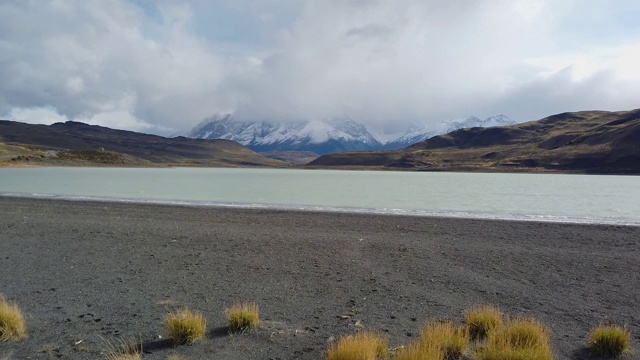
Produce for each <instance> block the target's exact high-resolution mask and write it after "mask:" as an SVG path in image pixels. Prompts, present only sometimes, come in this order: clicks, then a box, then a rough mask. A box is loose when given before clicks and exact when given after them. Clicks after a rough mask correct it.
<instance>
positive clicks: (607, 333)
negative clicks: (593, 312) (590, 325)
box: [588, 326, 631, 357]
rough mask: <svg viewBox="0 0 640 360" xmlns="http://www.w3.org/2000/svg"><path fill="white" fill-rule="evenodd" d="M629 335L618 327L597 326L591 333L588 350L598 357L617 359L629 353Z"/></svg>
mask: <svg viewBox="0 0 640 360" xmlns="http://www.w3.org/2000/svg"><path fill="white" fill-rule="evenodd" d="M630 344H631V333H630V332H629V331H627V330H625V329H624V328H621V327H619V326H598V327H596V328H595V329H593V331H592V332H591V339H590V340H589V344H588V347H589V350H590V351H591V352H592V353H594V354H596V355H599V356H605V357H618V356H620V355H623V354H625V353H631V345H630Z"/></svg>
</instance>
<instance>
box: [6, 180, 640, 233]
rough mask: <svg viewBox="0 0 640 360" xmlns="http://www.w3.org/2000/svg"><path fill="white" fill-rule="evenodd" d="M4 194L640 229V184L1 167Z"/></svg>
mask: <svg viewBox="0 0 640 360" xmlns="http://www.w3.org/2000/svg"><path fill="white" fill-rule="evenodd" d="M0 195H2V196H28V197H51V198H61V199H70V200H109V201H125V202H126V201H129V202H150V203H168V204H187V205H198V206H231V207H246V208H277V209H295V210H315V211H342V212H365V213H383V214H406V215H417V216H446V217H464V218H482V219H515V220H538V221H554V222H576V223H606V224H626V225H640V178H638V177H633V176H605V175H558V174H479V173H445V172H438V173H429V172H383V171H340V170H298V169H296V170H292V169H222V168H162V169H158V168H151V169H148V168H144V169H129V168H0Z"/></svg>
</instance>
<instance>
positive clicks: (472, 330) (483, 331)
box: [464, 305, 504, 339]
mask: <svg viewBox="0 0 640 360" xmlns="http://www.w3.org/2000/svg"><path fill="white" fill-rule="evenodd" d="M503 317H504V315H503V314H502V311H500V309H498V308H497V307H495V306H492V305H480V306H476V307H474V308H471V309H469V310H467V311H465V313H464V320H465V323H466V324H467V328H468V331H469V334H470V336H471V337H472V338H474V339H485V338H486V337H487V336H488V335H489V333H490V332H491V331H493V330H495V329H498V328H500V327H501V326H502V323H503Z"/></svg>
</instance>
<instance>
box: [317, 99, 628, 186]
mask: <svg viewBox="0 0 640 360" xmlns="http://www.w3.org/2000/svg"><path fill="white" fill-rule="evenodd" d="M309 166H312V167H344V166H348V167H353V168H362V167H365V168H366V167H374V168H387V169H411V170H424V171H496V172H500V171H504V172H572V173H602V174H640V109H638V110H632V111H620V112H606V111H583V112H574V113H563V114H558V115H553V116H550V117H547V118H544V119H542V120H538V121H532V122H528V123H523V124H518V125H513V126H506V127H495V128H470V129H462V130H457V131H454V132H452V133H449V134H446V135H441V136H436V137H433V138H431V139H428V140H425V141H423V142H420V143H418V144H415V145H413V146H411V147H408V148H406V149H403V150H398V151H379V152H360V153H339V154H330V155H325V156H322V157H320V158H318V159H316V160H314V161H313V162H311V163H309Z"/></svg>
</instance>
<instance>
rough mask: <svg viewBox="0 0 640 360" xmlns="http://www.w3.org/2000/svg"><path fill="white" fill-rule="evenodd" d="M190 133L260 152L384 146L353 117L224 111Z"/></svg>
mask: <svg viewBox="0 0 640 360" xmlns="http://www.w3.org/2000/svg"><path fill="white" fill-rule="evenodd" d="M186 136H187V137H191V138H198V139H227V140H233V141H236V142H239V143H240V144H242V145H245V146H247V147H248V148H250V149H252V150H254V151H258V152H265V151H312V152H314V153H316V154H321V155H323V154H328V153H332V152H340V151H364V150H373V149H379V148H381V147H382V144H381V143H380V142H378V140H376V139H375V138H374V137H373V136H372V135H371V134H370V133H369V131H367V128H366V127H365V126H364V125H363V124H360V123H357V122H355V121H353V120H351V119H349V118H342V119H334V120H326V121H306V122H291V121H282V122H277V121H242V120H235V119H233V117H232V115H231V114H224V115H216V116H214V117H212V118H209V119H205V120H204V121H203V122H201V123H200V124H198V125H197V126H196V127H194V128H193V129H192V130H191V131H190V132H189V133H188V134H187V135H186Z"/></svg>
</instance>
